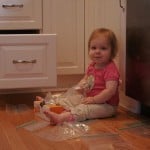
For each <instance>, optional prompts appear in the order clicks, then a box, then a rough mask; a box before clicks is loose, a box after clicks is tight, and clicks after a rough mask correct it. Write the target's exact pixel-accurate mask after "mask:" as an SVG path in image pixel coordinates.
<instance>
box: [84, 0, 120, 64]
mask: <svg viewBox="0 0 150 150" xmlns="http://www.w3.org/2000/svg"><path fill="white" fill-rule="evenodd" d="M121 11H122V10H121V7H120V0H85V55H86V56H85V62H86V63H85V64H86V66H87V65H88V63H89V59H88V47H87V46H88V44H87V43H88V38H89V35H90V34H91V32H92V31H93V30H94V29H96V28H101V27H104V28H109V29H111V30H112V31H114V32H115V34H116V36H117V39H118V43H119V53H118V56H117V57H116V59H115V61H116V64H117V65H118V67H119V55H120V40H121V39H120V38H121V35H120V34H121Z"/></svg>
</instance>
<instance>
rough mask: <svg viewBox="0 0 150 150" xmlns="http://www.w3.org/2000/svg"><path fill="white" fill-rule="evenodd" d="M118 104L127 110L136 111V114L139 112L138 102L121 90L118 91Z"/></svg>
mask: <svg viewBox="0 0 150 150" xmlns="http://www.w3.org/2000/svg"><path fill="white" fill-rule="evenodd" d="M119 105H120V106H122V107H124V108H126V109H127V110H129V111H131V112H133V113H136V114H139V113H140V110H141V109H140V106H141V105H140V102H139V101H137V100H135V99H133V98H131V97H128V96H126V95H125V94H124V92H123V91H120V103H119Z"/></svg>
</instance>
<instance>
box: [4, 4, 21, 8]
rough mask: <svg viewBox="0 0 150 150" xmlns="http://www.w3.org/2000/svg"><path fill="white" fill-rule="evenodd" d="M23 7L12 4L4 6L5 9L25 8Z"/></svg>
mask: <svg viewBox="0 0 150 150" xmlns="http://www.w3.org/2000/svg"><path fill="white" fill-rule="evenodd" d="M23 6H24V5H23V4H18V5H17V4H11V5H7V4H6V5H5V4H3V5H2V7H3V8H23Z"/></svg>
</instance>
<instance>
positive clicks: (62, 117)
mask: <svg viewBox="0 0 150 150" xmlns="http://www.w3.org/2000/svg"><path fill="white" fill-rule="evenodd" d="M44 113H45V115H46V116H47V117H48V118H50V122H51V124H52V125H57V124H62V123H63V122H65V121H69V118H70V117H71V113H70V112H64V113H61V114H56V113H54V112H51V111H45V112H44Z"/></svg>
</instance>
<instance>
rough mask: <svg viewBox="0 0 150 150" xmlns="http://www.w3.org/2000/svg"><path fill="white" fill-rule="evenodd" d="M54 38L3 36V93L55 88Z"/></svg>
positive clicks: (0, 61) (0, 82)
mask: <svg viewBox="0 0 150 150" xmlns="http://www.w3.org/2000/svg"><path fill="white" fill-rule="evenodd" d="M55 37H56V36H55V35H52V34H51V35H50V34H47V35H40V34H39V35H33V34H32V35H3V36H0V89H10V88H11V89H12V88H31V87H32V88H33V87H36V88H37V87H53V86H56V41H55V40H56V39H55Z"/></svg>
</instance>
